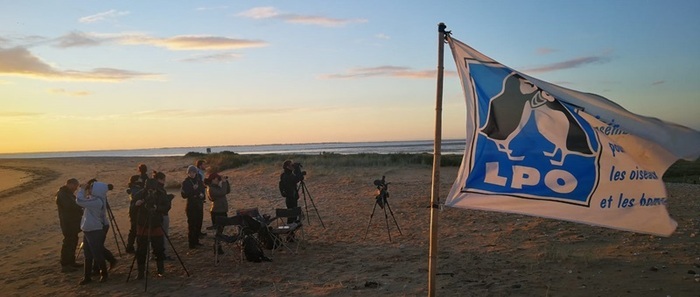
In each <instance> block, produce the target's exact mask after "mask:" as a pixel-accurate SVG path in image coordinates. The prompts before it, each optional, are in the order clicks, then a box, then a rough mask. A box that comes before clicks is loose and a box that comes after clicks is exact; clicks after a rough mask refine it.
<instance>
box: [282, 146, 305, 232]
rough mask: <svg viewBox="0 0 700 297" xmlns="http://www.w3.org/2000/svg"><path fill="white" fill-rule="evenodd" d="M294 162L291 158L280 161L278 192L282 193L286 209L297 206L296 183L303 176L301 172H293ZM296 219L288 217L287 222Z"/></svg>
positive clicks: (297, 191) (297, 192) (297, 193)
mask: <svg viewBox="0 0 700 297" xmlns="http://www.w3.org/2000/svg"><path fill="white" fill-rule="evenodd" d="M294 164H295V163H294V162H293V161H292V160H287V161H284V163H282V169H283V171H282V173H281V174H280V182H279V189H280V194H282V197H284V203H285V204H286V205H287V208H288V209H292V208H296V207H297V206H299V190H298V187H297V184H298V183H299V182H300V181H301V180H302V177H303V175H301V174H295V173H294V171H295V168H294ZM297 164H298V163H297ZM299 166H300V165H299ZM296 171H299V170H296ZM297 220H298V218H288V219H287V223H288V224H291V223H294V222H295V221H297Z"/></svg>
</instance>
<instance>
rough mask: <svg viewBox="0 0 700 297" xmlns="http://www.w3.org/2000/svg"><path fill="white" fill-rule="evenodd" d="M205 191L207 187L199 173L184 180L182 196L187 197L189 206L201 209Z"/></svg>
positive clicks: (181, 189)
mask: <svg viewBox="0 0 700 297" xmlns="http://www.w3.org/2000/svg"><path fill="white" fill-rule="evenodd" d="M205 192H206V187H204V182H202V179H201V178H199V176H197V175H195V177H194V178H190V177H189V176H188V177H187V178H185V180H184V181H182V186H181V188H180V194H181V195H182V198H184V199H187V208H190V207H199V209H201V208H202V203H204V199H205V198H204V195H205Z"/></svg>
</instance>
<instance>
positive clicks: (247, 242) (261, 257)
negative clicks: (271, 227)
mask: <svg viewBox="0 0 700 297" xmlns="http://www.w3.org/2000/svg"><path fill="white" fill-rule="evenodd" d="M243 254H245V258H246V260H248V261H250V262H256V263H258V262H261V261H268V262H269V261H272V260H270V258H268V257H266V256H265V253H263V250H262V249H261V248H260V245H258V241H257V240H255V238H254V237H253V236H246V237H245V238H243Z"/></svg>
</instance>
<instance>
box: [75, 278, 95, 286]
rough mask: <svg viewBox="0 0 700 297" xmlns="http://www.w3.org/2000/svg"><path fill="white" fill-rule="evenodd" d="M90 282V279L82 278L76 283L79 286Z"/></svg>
mask: <svg viewBox="0 0 700 297" xmlns="http://www.w3.org/2000/svg"><path fill="white" fill-rule="evenodd" d="M91 282H92V279H89V278H84V279H83V280H81V281H80V282H79V283H78V285H81V286H82V285H87V284H89V283H91Z"/></svg>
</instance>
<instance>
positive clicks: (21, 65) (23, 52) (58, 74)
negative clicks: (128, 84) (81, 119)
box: [0, 47, 159, 82]
mask: <svg viewBox="0 0 700 297" xmlns="http://www.w3.org/2000/svg"><path fill="white" fill-rule="evenodd" d="M0 75H11V76H22V77H29V78H37V79H47V80H79V81H103V82H118V81H124V80H129V79H154V78H157V77H158V76H159V75H158V74H155V73H143V72H136V71H129V70H122V69H114V68H95V69H92V70H89V71H78V70H60V69H57V68H54V67H53V66H51V65H49V64H48V63H46V62H44V61H42V60H41V59H39V58H38V57H37V56H34V55H33V54H32V53H31V52H30V51H29V50H27V49H26V48H23V47H14V48H9V49H3V48H0Z"/></svg>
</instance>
